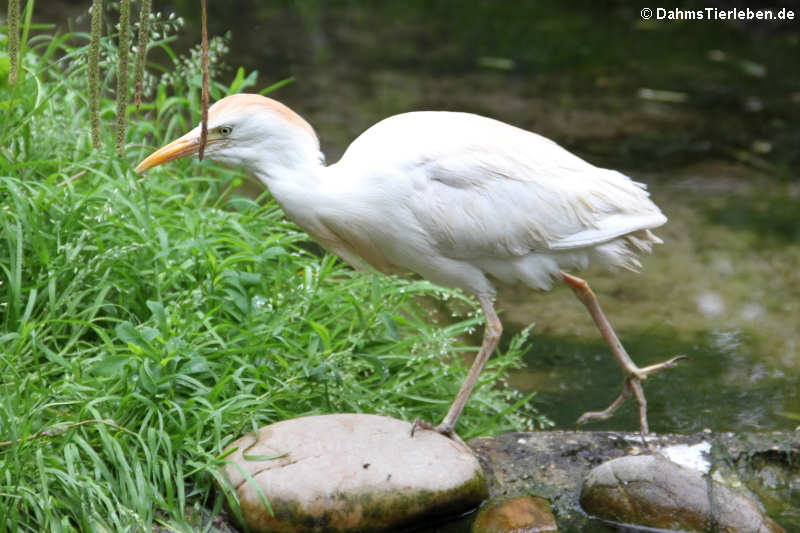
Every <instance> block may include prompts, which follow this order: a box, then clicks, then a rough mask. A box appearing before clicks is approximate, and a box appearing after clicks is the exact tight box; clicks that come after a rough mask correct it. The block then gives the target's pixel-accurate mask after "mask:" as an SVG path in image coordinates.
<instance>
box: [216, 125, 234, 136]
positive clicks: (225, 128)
mask: <svg viewBox="0 0 800 533" xmlns="http://www.w3.org/2000/svg"><path fill="white" fill-rule="evenodd" d="M232 131H233V128H232V127H230V126H220V127H219V128H217V132H218V133H219V134H220V135H222V136H224V137H227V136H228V135H230V134H231V132H232Z"/></svg>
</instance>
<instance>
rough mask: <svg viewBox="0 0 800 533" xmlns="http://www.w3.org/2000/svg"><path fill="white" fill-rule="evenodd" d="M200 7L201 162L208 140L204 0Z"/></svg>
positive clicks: (206, 45) (206, 28) (206, 40)
mask: <svg viewBox="0 0 800 533" xmlns="http://www.w3.org/2000/svg"><path fill="white" fill-rule="evenodd" d="M200 7H201V11H202V16H201V19H202V20H201V22H202V30H201V32H202V38H201V39H202V41H201V42H202V44H201V46H202V48H203V56H202V62H203V88H202V92H201V94H202V100H203V119H202V123H201V126H200V151H199V153H198V154H197V157H198V158H199V159H200V160H201V161H202V160H203V152H205V149H206V141H207V140H208V13H207V11H208V10H207V8H206V0H200Z"/></svg>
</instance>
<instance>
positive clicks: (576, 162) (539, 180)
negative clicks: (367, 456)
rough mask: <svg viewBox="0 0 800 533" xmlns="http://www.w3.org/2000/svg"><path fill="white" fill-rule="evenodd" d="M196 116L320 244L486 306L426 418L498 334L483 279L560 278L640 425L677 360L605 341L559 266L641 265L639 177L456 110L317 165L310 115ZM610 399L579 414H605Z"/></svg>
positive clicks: (193, 140)
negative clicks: (649, 382)
mask: <svg viewBox="0 0 800 533" xmlns="http://www.w3.org/2000/svg"><path fill="white" fill-rule="evenodd" d="M208 126H209V136H208V144H207V147H206V149H205V154H206V157H208V158H209V159H211V160H214V161H219V162H222V163H226V164H229V165H236V166H243V167H245V168H246V169H247V170H249V171H250V172H251V173H252V174H253V175H255V176H256V177H257V178H258V179H259V180H261V182H263V183H264V185H266V186H267V187H268V188H269V189H270V191H271V193H272V195H273V196H274V198H275V200H276V201H277V202H278V203H279V204H280V205H281V206H282V208H283V209H284V211H285V212H286V214H287V216H288V217H289V218H291V219H292V220H294V221H295V222H296V223H297V224H298V225H299V226H300V227H302V228H303V229H304V230H305V231H307V232H308V233H309V234H310V235H311V236H312V237H313V238H314V239H316V240H317V241H319V242H320V243H321V244H322V245H323V246H325V247H326V248H327V249H328V250H330V251H331V252H333V253H336V254H338V255H339V256H340V257H342V258H343V259H344V260H346V261H347V262H349V263H351V264H352V265H354V266H356V267H359V268H364V267H366V266H367V265H371V266H372V267H374V268H375V269H377V270H380V271H382V272H386V273H394V272H402V271H412V272H415V273H417V274H419V275H421V276H423V277H424V278H426V279H429V280H430V281H432V282H434V283H438V284H441V285H447V286H452V287H458V288H461V289H464V290H467V291H469V292H472V293H474V294H475V295H477V296H478V298H479V300H480V302H481V304H482V306H483V309H484V311H485V312H486V316H487V328H486V333H485V336H484V343H483V345H482V347H481V352H480V353H479V356H478V358H477V359H476V362H475V365H474V366H473V369H472V371H471V373H470V377H469V378H468V379H467V383H465V385H464V387H462V391H461V392H460V393H459V396H458V398H457V399H456V401H455V402H454V404H453V406H452V407H451V409H450V412H449V413H448V415H447V417H446V418H445V420H444V421H443V422H442V424H440V425H439V426H438V427H437V428H435V429H437V430H439V431H440V432H442V433H445V434H452V432H453V428H454V426H455V423H456V421H457V419H458V416H459V415H460V412H461V409H462V408H463V405H464V403H465V402H466V399H467V397H468V396H469V394H470V392H471V389H472V387H473V386H474V382H475V380H476V379H477V375H478V373H479V372H480V370H481V368H482V366H483V364H484V363H485V360H486V359H487V358H488V356H489V355H490V354H491V352H492V350H493V349H494V347H495V346H496V344H497V339H498V338H499V334H500V331H501V326H500V322H499V320H498V319H497V316H496V314H495V313H494V309H493V307H492V303H491V297H492V296H493V295H494V292H495V289H494V282H495V280H499V281H500V282H503V283H509V284H524V285H527V286H529V287H532V288H536V289H549V288H550V287H551V286H552V284H553V281H554V280H564V281H566V282H567V283H568V284H570V286H571V287H572V288H573V290H575V291H576V294H578V296H579V298H581V300H582V301H584V303H586V304H587V307H588V308H589V310H590V312H591V313H592V316H593V317H594V318H595V321H596V322H597V323H598V326H599V327H600V329H601V332H602V333H603V335H604V336H605V337H606V339H607V340H608V341H609V343H610V344H611V345H612V351H613V352H614V355H615V356H616V357H617V359H618V360H619V361H620V364H622V365H623V368H624V371H625V372H626V374H627V376H628V377H627V378H626V381H625V388H624V390H623V396H624V397H627V396H629V395H630V394H631V393H636V396H637V399H639V403H640V414H641V416H642V420H641V421H642V430H643V432H646V431H647V422H646V412H645V407H644V405H646V404H645V403H644V395H643V393H641V394H640V392H641V386H640V384H639V381H641V380H643V379H644V378H645V377H646V376H647V374H648V373H653V372H655V371H657V370H660V369H661V368H662V367H663V368H669V367H671V366H672V365H673V364H674V361H675V360H672V361H669V362H667V363H662V364H661V365H654V367H648V368H649V369H650V370H648V369H639V368H638V367H636V366H635V365H634V364H633V363H632V361H630V358H629V357H628V356H627V354H625V353H624V350H623V349H622V346H621V344H619V341H618V340H616V344H618V345H619V346H614V342H612V341H614V340H615V339H616V336H615V335H614V334H613V331H611V329H610V325H608V324H607V321H605V317H604V316H602V311H600V310H599V306H596V300H595V301H594V305H595V306H596V307H597V309H596V310H593V309H592V304H591V302H590V301H589V300H590V299H593V298H594V297H593V294H591V291H590V290H589V289H588V286H585V287H582V286H580V285H581V283H582V284H583V285H585V282H583V281H582V280H580V279H579V278H574V277H573V276H569V275H567V274H566V273H564V272H563V271H564V270H580V269H583V268H585V267H587V266H588V265H589V264H590V263H599V264H601V265H603V266H605V267H608V268H626V269H637V268H639V267H640V263H639V261H638V259H637V255H639V254H641V253H648V252H650V249H651V246H652V244H654V243H659V242H661V241H660V240H659V239H658V238H657V237H656V236H655V235H653V234H652V233H651V232H650V230H651V229H652V228H655V227H658V226H661V225H662V224H664V223H665V222H666V220H667V219H666V217H665V216H664V215H663V214H662V213H661V211H660V210H659V208H658V207H657V206H656V205H655V204H654V203H653V202H652V201H651V200H650V198H649V195H648V193H647V191H646V190H645V186H644V185H642V184H640V183H636V182H634V181H632V180H631V179H629V178H628V177H626V176H624V175H623V174H620V173H619V172H616V171H613V170H606V169H601V168H597V167H595V166H593V165H591V164H589V163H587V162H586V161H584V160H582V159H580V158H579V157H577V156H575V155H573V154H571V153H570V152H568V151H567V150H565V149H563V148H562V147H560V146H558V145H557V144H556V143H554V142H552V141H550V140H548V139H546V138H544V137H541V136H539V135H536V134H534V133H531V132H528V131H525V130H522V129H520V128H516V127H514V126H510V125H508V124H505V123H502V122H499V121H496V120H493V119H489V118H485V117H481V116H477V115H472V114H468V113H454V112H443V111H423V112H412V113H405V114H402V115H397V116H394V117H391V118H388V119H385V120H383V121H381V122H379V123H378V124H376V125H374V126H372V127H371V128H370V129H368V130H367V131H366V132H364V133H363V134H362V135H361V136H360V137H358V138H357V139H356V140H355V141H354V142H353V143H352V144H351V145H350V147H349V148H348V149H347V151H346V152H345V154H344V155H343V156H342V158H341V160H340V161H339V162H337V163H336V164H333V165H330V166H327V167H326V166H324V164H323V161H324V157H323V156H322V154H321V152H320V150H319V141H318V139H317V137H316V134H315V133H314V131H313V129H312V128H311V126H309V125H308V123H306V122H305V121H304V120H303V119H302V118H300V117H299V116H298V115H297V114H296V113H294V112H293V111H291V110H290V109H289V108H287V107H286V106H284V105H283V104H280V103H278V102H276V101H274V100H271V99H268V98H265V97H262V96H258V95H249V94H241V95H234V96H229V97H227V98H224V99H222V100H220V101H219V102H217V103H216V104H214V105H213V106H212V107H211V109H210V110H209V124H208ZM199 137H200V130H199V126H198V127H197V128H195V129H194V130H192V131H191V132H189V133H187V134H186V135H184V136H183V137H181V138H180V139H177V140H176V141H173V142H172V143H170V144H169V145H167V146H165V147H164V148H162V149H160V150H158V151H156V152H155V153H153V154H152V155H151V156H149V157H148V158H147V159H145V160H144V161H142V163H141V164H140V165H139V166H138V167H137V171H144V170H147V169H148V168H151V167H153V166H156V165H158V164H161V163H163V162H165V161H169V160H171V159H175V158H176V157H183V156H186V155H190V154H193V153H195V152H197V150H198V148H199ZM576 280H577V281H576ZM587 294H589V295H591V298H590V297H589V296H587ZM598 313H599V315H598ZM603 321H605V323H603ZM604 328H606V329H607V330H608V331H605V330H604ZM609 334H610V335H612V336H613V339H612V338H610V337H609ZM620 351H621V352H620ZM656 366H658V367H659V368H656ZM621 398H622V397H621ZM622 399H624V398H622ZM618 401H619V402H620V403H621V400H618ZM615 403H616V402H615ZM612 408H614V409H616V407H614V405H612ZM609 409H610V410H606V411H604V412H602V413H587V414H586V415H584V417H583V418H584V419H592V418H603V417H608V416H610V414H611V412H613V409H611V408H609ZM417 424H418V425H421V426H422V427H426V428H430V427H431V426H430V425H429V424H427V423H422V422H419V421H418V422H417Z"/></svg>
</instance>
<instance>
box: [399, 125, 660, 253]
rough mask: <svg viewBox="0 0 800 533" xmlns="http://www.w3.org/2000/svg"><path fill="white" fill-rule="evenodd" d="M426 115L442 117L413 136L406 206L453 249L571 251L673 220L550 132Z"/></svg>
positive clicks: (440, 245) (439, 244)
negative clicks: (544, 134) (410, 186)
mask: <svg viewBox="0 0 800 533" xmlns="http://www.w3.org/2000/svg"><path fill="white" fill-rule="evenodd" d="M422 115H426V117H425V118H427V119H433V118H436V119H437V120H433V121H432V122H431V124H429V125H428V128H427V130H426V131H419V130H417V131H418V132H419V133H418V134H417V137H416V141H415V142H412V143H408V144H406V146H414V145H416V146H414V147H413V148H412V150H413V154H412V153H411V152H408V153H406V154H405V156H403V157H404V161H405V164H406V168H407V175H409V176H411V179H412V180H413V191H414V192H413V193H412V198H411V199H410V200H411V201H409V202H408V208H409V209H410V210H411V211H412V212H413V216H414V217H415V218H416V220H417V221H418V222H419V224H420V226H421V228H422V230H423V231H424V232H425V233H426V234H427V235H428V238H429V239H431V240H432V241H433V244H434V246H435V247H436V248H437V249H438V250H439V251H441V253H442V254H444V255H446V256H449V257H453V258H470V257H487V256H488V257H495V258H497V257H503V256H507V257H508V256H521V255H525V254H528V253H530V252H531V251H536V250H569V249H575V248H580V247H585V246H592V245H596V244H600V243H603V242H607V241H610V240H612V239H614V238H616V237H619V236H621V235H625V234H627V233H631V232H634V231H638V230H643V229H649V228H654V227H657V226H660V225H661V224H663V223H664V222H666V217H664V215H663V214H662V213H661V211H660V210H659V209H658V207H657V206H656V205H655V204H654V203H653V202H652V201H650V199H649V195H648V193H647V192H646V191H645V189H644V186H643V185H642V184H639V183H636V182H634V181H632V180H630V179H629V178H628V177H627V176H624V175H623V174H621V173H619V172H616V171H612V170H605V169H600V168H597V167H594V166H593V165H591V164H589V163H587V162H585V161H583V160H582V159H580V158H579V157H577V156H575V155H573V154H571V153H570V152H568V151H567V150H565V149H563V148H561V147H560V146H558V145H557V144H556V143H554V142H552V141H550V140H548V139H546V138H544V137H541V136H539V135H536V134H533V133H530V132H527V131H525V130H521V129H519V128H515V127H513V126H509V125H507V124H504V123H502V122H498V121H494V120H491V119H486V118H483V117H478V116H476V115H469V114H462V113H441V116H439V117H436V115H440V114H438V113H422ZM442 119H444V121H445V122H447V121H449V122H450V123H449V124H447V125H446V126H444V127H441V128H439V124H440V123H441V122H442ZM417 126H422V128H425V124H417ZM401 155H402V154H401Z"/></svg>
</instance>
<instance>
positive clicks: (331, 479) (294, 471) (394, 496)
mask: <svg viewBox="0 0 800 533" xmlns="http://www.w3.org/2000/svg"><path fill="white" fill-rule="evenodd" d="M410 431H411V425H410V424H408V423H407V422H402V421H400V420H395V419H392V418H387V417H382V416H376V415H363V414H337V415H325V416H310V417H305V418H298V419H293V420H286V421H283V422H278V423H276V424H272V425H269V426H266V427H264V428H261V429H260V430H259V432H258V435H257V436H254V435H246V436H244V437H242V438H240V439H239V440H237V441H236V442H234V443H233V444H232V445H231V447H235V448H236V451H235V452H233V453H232V454H231V455H230V456H229V457H228V458H227V459H228V460H229V461H230V464H228V465H227V466H225V467H224V474H225V476H227V479H228V480H229V481H230V486H231V487H232V488H233V489H234V490H235V491H236V494H237V496H238V498H239V502H240V508H241V511H242V516H243V519H244V521H245V523H246V525H247V527H248V528H250V530H251V531H256V532H279V531H280V532H283V531H286V532H289V531H291V532H301V531H326V532H339V531H342V532H344V531H348V532H350V531H380V530H386V529H395V528H401V527H412V526H415V525H418V524H425V523H426V522H429V521H430V520H432V519H437V520H441V519H444V518H446V517H448V516H452V515H457V514H460V513H463V512H466V511H469V510H471V509H474V508H475V507H477V506H478V505H479V504H480V502H481V501H483V499H484V498H485V497H486V495H487V488H486V482H485V480H484V477H483V472H482V470H481V468H480V465H479V464H478V461H477V459H476V458H475V457H474V456H473V454H472V452H471V451H470V450H469V449H468V448H466V447H465V446H463V445H462V444H459V443H457V442H454V441H452V440H450V439H447V438H445V437H443V436H441V435H439V434H438V433H435V432H432V431H418V432H417V433H416V434H415V435H414V437H413V438H412V437H411V436H410ZM231 447H229V448H228V449H230V448H231ZM245 474H246V475H245ZM248 478H249V479H248ZM262 495H263V497H264V498H262ZM263 499H266V501H267V502H268V503H269V506H270V507H271V511H272V512H270V510H269V509H267V508H266V507H265V505H264V503H263Z"/></svg>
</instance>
